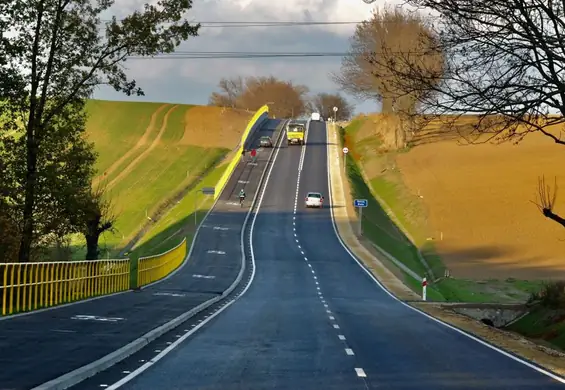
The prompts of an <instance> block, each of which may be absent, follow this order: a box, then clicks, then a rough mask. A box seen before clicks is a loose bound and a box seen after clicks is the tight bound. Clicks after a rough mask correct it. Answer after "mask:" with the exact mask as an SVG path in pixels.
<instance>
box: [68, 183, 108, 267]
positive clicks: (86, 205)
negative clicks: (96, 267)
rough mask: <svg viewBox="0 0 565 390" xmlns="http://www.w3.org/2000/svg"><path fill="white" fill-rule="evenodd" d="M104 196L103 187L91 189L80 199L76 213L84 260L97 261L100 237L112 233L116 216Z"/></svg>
mask: <svg viewBox="0 0 565 390" xmlns="http://www.w3.org/2000/svg"><path fill="white" fill-rule="evenodd" d="M104 195H105V187H104V185H100V186H98V187H93V188H91V189H90V190H89V191H87V192H86V193H85V194H84V196H83V197H82V201H81V202H80V203H79V206H78V207H79V210H77V213H76V215H77V216H78V218H80V222H79V223H78V224H79V226H81V233H82V234H83V235H84V238H85V239H86V260H96V259H98V256H99V254H100V251H99V248H98V242H99V240H100V236H101V235H102V234H103V233H104V232H114V225H115V223H116V219H117V216H116V214H114V212H113V208H112V203H111V201H110V200H109V199H108V198H106V197H105V196H104Z"/></svg>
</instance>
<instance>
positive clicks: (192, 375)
mask: <svg viewBox="0 0 565 390" xmlns="http://www.w3.org/2000/svg"><path fill="white" fill-rule="evenodd" d="M325 143H326V133H325V126H324V124H320V123H313V124H312V125H311V127H310V131H309V135H308V142H307V146H306V153H305V158H304V160H303V163H301V162H300V161H301V150H302V148H301V147H299V146H289V147H287V148H284V149H281V152H280V153H279V155H278V158H277V160H276V162H275V164H274V169H273V174H272V177H271V178H270V181H269V182H268V185H267V188H266V193H265V198H264V201H263V203H262V206H261V209H260V210H259V212H258V214H257V218H256V221H255V225H254V229H253V239H252V245H253V253H254V259H255V263H256V273H255V275H254V278H253V280H252V283H251V285H250V287H249V289H248V291H247V292H246V293H245V294H244V295H242V296H241V297H240V298H239V299H238V300H236V301H235V302H234V303H233V304H232V305H231V306H229V307H227V308H226V309H225V310H224V311H223V312H221V313H220V314H219V315H218V316H217V317H216V318H213V319H212V320H211V321H210V322H209V323H208V324H206V326H205V327H204V328H203V329H201V330H200V331H199V332H196V333H195V334H194V335H193V336H192V337H190V338H188V339H187V340H186V341H185V342H184V343H181V344H179V346H178V347H177V348H175V349H172V350H171V351H170V353H168V354H167V355H165V356H164V357H163V358H162V359H161V360H159V361H155V362H154V363H153V364H151V365H149V366H148V368H147V369H146V370H145V371H143V372H140V375H138V376H136V377H134V378H133V379H132V380H130V381H129V382H127V383H125V384H123V386H122V387H121V388H122V389H135V390H145V389H146V390H153V389H156V388H166V389H170V390H175V389H201V390H209V389H217V390H220V389H221V390H227V389H293V390H294V389H369V388H371V389H373V388H374V389H422V388H425V389H434V390H441V389H509V390H516V389H554V388H555V389H557V388H563V385H562V384H559V383H557V382H556V381H554V380H553V379H550V378H548V377H546V376H544V375H543V374H541V373H538V372H536V371H534V370H533V369H531V368H529V367H527V366H525V365H523V364H520V363H518V362H517V361H515V360H513V359H511V358H509V357H506V356H504V355H502V354H500V353H498V352H496V351H494V350H492V349H490V348H488V347H487V346H485V345H482V344H480V343H478V342H476V341H473V340H472V339H470V338H468V337H465V336H463V335H461V334H459V333H458V332H455V331H453V330H451V329H449V328H447V327H445V326H443V325H441V324H438V323H437V322H435V321H433V320H431V319H429V318H427V317H425V316H424V315H422V314H420V313H418V312H415V311H413V310H411V309H410V308H408V307H406V306H405V305H403V304H402V303H400V302H398V301H397V300H395V299H393V298H392V297H390V296H389V295H388V294H387V293H385V292H384V291H383V290H382V289H381V288H380V287H379V286H378V285H377V284H376V283H375V282H374V281H373V280H372V279H371V278H370V277H369V276H368V274H367V273H366V272H365V271H364V270H363V269H362V268H361V267H360V266H359V265H358V264H357V263H356V262H355V261H354V260H353V259H352V258H351V257H350V256H349V255H348V253H347V252H346V251H345V250H344V248H343V247H342V246H341V244H340V243H339V241H338V240H337V238H336V236H335V233H334V230H333V227H332V226H333V225H332V222H331V218H330V208H329V207H326V208H324V209H321V210H316V209H305V208H304V207H303V203H302V201H303V199H304V196H305V194H306V192H308V191H320V192H322V193H324V194H325V195H326V194H327V193H328V184H327V164H326V156H327V152H326V145H325ZM300 166H302V167H303V170H302V171H301V174H299V167H300ZM297 177H298V178H299V180H300V188H299V189H298V191H297V185H296V184H297ZM295 198H296V201H295ZM295 210H296V211H295ZM558 386H559V387H558ZM117 387H118V386H110V389H114V388H117Z"/></svg>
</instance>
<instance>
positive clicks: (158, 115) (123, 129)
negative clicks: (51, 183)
mask: <svg viewBox="0 0 565 390" xmlns="http://www.w3.org/2000/svg"><path fill="white" fill-rule="evenodd" d="M192 107H193V106H190V105H173V104H162V103H132V102H114V101H101V100H92V101H89V102H88V105H87V110H88V114H89V121H88V124H87V134H88V137H89V139H90V140H91V141H93V142H94V144H95V148H96V151H97V152H98V155H99V158H98V162H97V166H96V168H97V170H98V172H99V173H103V172H106V171H108V170H110V171H111V172H109V173H108V175H106V176H104V177H103V180H101V182H102V183H105V184H106V185H107V186H108V184H110V185H109V186H108V189H107V196H108V197H109V198H110V199H111V201H112V205H113V210H114V212H115V213H116V214H117V216H118V219H117V223H116V232H115V233H106V234H104V235H103V236H102V237H101V239H100V244H101V247H105V249H106V250H105V251H104V252H105V253H107V254H106V256H116V255H117V253H118V252H119V250H120V249H121V248H123V247H124V246H125V245H126V244H127V243H129V242H130V241H131V240H132V239H133V238H134V237H136V234H137V233H138V232H139V231H140V229H141V228H142V227H143V226H144V225H149V226H145V230H147V233H146V234H145V235H144V236H142V237H141V240H140V244H138V245H137V246H136V250H135V251H134V252H135V253H134V255H136V256H139V255H141V256H144V255H147V252H150V254H154V252H155V250H161V249H163V250H167V249H169V248H170V247H172V246H174V245H175V244H176V243H178V242H180V240H181V239H182V238H180V239H179V237H180V235H177V236H178V237H173V238H174V239H169V240H167V241H166V242H164V243H162V244H159V243H157V242H156V241H155V240H156V239H157V240H158V241H159V240H160V239H161V238H162V234H164V233H163V232H166V230H167V229H168V228H170V227H171V226H174V225H175V224H181V225H182V224H183V220H185V219H186V217H187V215H193V212H195V210H194V209H195V202H194V201H193V199H194V193H195V191H196V190H195V189H194V188H200V187H202V185H205V184H206V183H208V184H210V185H213V184H215V181H217V179H218V178H219V176H220V175H221V171H222V170H223V168H225V167H221V168H215V167H216V166H217V164H218V163H219V161H221V160H222V158H223V157H224V156H225V155H226V154H227V152H228V149H225V148H219V147H218V148H203V147H198V146H196V145H186V144H180V143H179V142H178V141H179V140H180V139H181V138H182V136H183V134H184V131H185V128H184V127H185V115H186V113H187V111H188V110H190V109H191V108H192ZM167 113H169V115H168V118H167V121H166V123H165V117H166V116H167ZM152 116H153V126H152V127H151V126H150V122H151V120H152ZM250 116H251V115H250ZM164 124H166V127H164V132H163V133H162V134H161V137H160V140H159V142H156V143H155V144H154V145H152V143H153V142H154V141H155V140H156V138H157V137H158V133H159V131H160V129H161V128H163V125H164ZM242 130H243V129H242ZM144 134H145V135H146V137H145V142H144V143H143V144H140V143H139V140H140V139H141V138H142V137H143V136H144ZM234 146H235V145H234ZM150 147H151V149H150ZM128 151H130V152H129V153H130V155H129V156H127V158H126V159H123V156H124V155H125V154H126V153H128ZM142 155H143V156H142ZM140 156H142V158H140ZM120 160H121V162H120ZM116 162H120V163H119V164H116ZM180 193H184V194H185V196H184V197H181V198H179V194H180ZM173 198H175V199H174V200H175V203H176V202H179V203H177V205H176V206H174V204H173V205H170V203H171V202H172V199H173ZM209 203H210V202H207V203H204V204H197V205H196V206H198V207H197V209H199V210H201V211H196V212H204V211H205V210H206V208H207V207H209V206H210V204H209ZM173 206H174V207H173ZM169 207H173V210H170V211H166V209H167V208H169ZM164 210H165V211H164ZM158 211H159V213H160V214H162V213H163V212H165V214H164V215H163V216H162V217H163V218H166V221H160V222H159V223H158V224H156V225H155V226H151V224H153V223H154V222H151V220H150V218H152V217H155V213H157V212H158ZM148 217H149V218H148ZM177 230H178V229H177ZM185 230H186V229H185ZM189 230H190V229H188V230H186V232H185V235H184V236H183V237H188V238H190V235H191V234H192V232H191V231H189ZM137 238H138V237H137ZM74 246H75V253H74V258H76V259H81V258H84V254H85V249H84V242H83V239H82V238H81V237H75V240H74ZM141 252H143V253H141Z"/></svg>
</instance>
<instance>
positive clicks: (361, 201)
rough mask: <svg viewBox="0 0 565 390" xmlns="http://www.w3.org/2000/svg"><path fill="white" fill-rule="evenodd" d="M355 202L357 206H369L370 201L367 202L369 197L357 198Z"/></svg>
mask: <svg viewBox="0 0 565 390" xmlns="http://www.w3.org/2000/svg"><path fill="white" fill-rule="evenodd" d="M353 204H354V205H355V207H367V205H368V204H369V202H367V199H355V201H354V202H353Z"/></svg>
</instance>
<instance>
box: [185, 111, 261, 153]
mask: <svg viewBox="0 0 565 390" xmlns="http://www.w3.org/2000/svg"><path fill="white" fill-rule="evenodd" d="M253 114H254V113H253V112H247V111H245V110H232V109H224V108H220V107H210V106H195V107H192V108H191V109H190V110H188V111H187V112H186V114H185V116H184V135H183V137H182V139H181V140H180V143H181V144H183V145H196V146H200V147H203V148H210V147H214V148H218V147H221V148H229V149H232V148H233V147H234V146H235V145H237V144H238V143H239V141H240V139H241V135H242V134H243V131H244V130H245V127H246V126H247V123H248V122H249V120H250V119H251V117H252V116H253Z"/></svg>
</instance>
